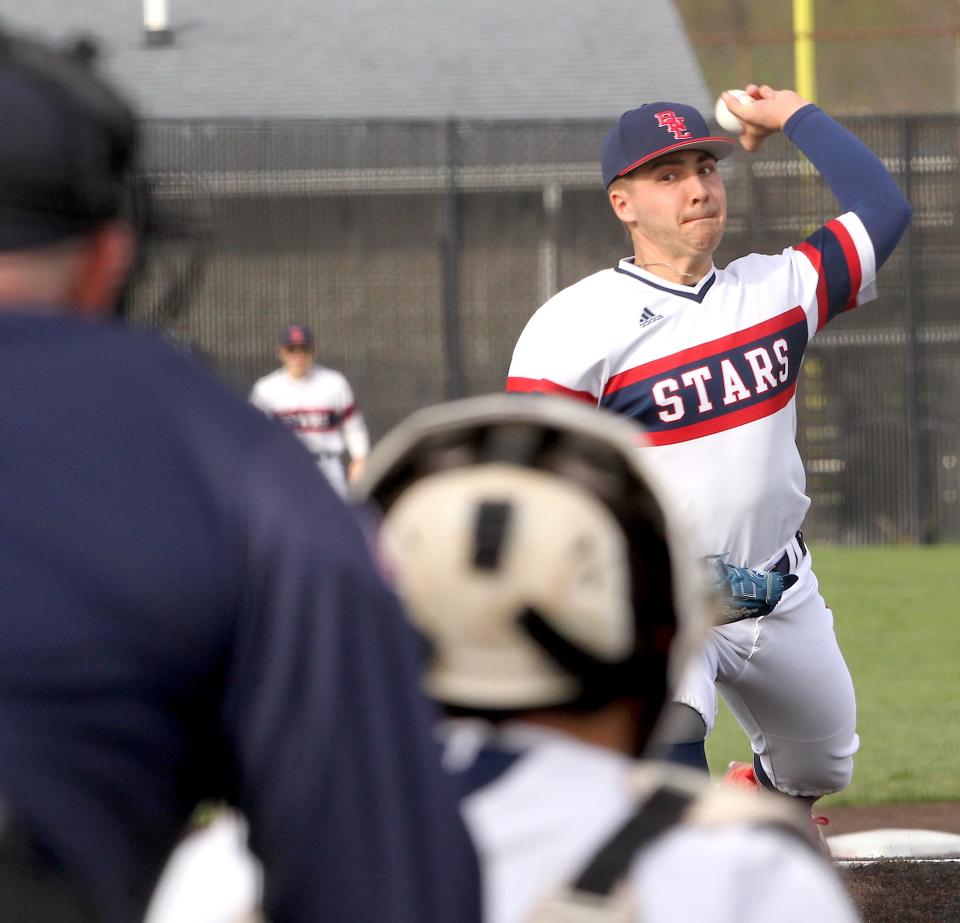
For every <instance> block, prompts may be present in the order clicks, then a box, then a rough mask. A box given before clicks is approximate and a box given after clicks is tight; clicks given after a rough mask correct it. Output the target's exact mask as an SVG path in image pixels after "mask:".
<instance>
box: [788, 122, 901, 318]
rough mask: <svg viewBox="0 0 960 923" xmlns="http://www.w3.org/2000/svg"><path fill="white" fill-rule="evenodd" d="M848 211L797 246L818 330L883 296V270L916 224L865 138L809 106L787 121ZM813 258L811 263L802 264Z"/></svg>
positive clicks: (791, 134) (807, 303) (790, 135)
mask: <svg viewBox="0 0 960 923" xmlns="http://www.w3.org/2000/svg"><path fill="white" fill-rule="evenodd" d="M784 133H785V134H786V135H787V137H788V138H789V139H790V140H791V141H792V142H793V143H794V144H795V145H796V146H797V147H798V148H799V149H800V150H801V151H802V152H803V153H804V154H805V155H806V156H807V157H808V158H809V159H810V161H811V163H813V165H814V166H815V167H816V168H817V170H818V171H819V172H820V174H821V176H823V178H824V180H826V182H827V185H828V186H829V187H830V190H831V191H832V192H833V194H834V195H835V196H836V198H837V201H838V202H839V204H840V207H841V208H842V209H843V210H844V213H843V214H841V215H840V216H839V217H838V218H835V219H833V220H832V221H829V222H827V223H826V224H825V225H824V226H823V227H820V228H818V229H817V230H816V231H814V233H813V234H811V235H810V236H809V237H807V239H806V240H805V241H803V242H802V243H800V244H798V245H797V246H796V247H794V248H793V251H794V253H796V254H799V255H800V256H801V257H802V260H801V261H798V271H799V273H800V276H801V278H802V279H805V280H806V284H805V285H804V286H803V288H804V290H805V291H806V292H807V293H808V297H807V298H806V299H805V301H804V307H805V308H807V310H808V313H809V314H810V319H811V333H815V332H816V331H817V330H820V329H822V328H823V326H824V325H825V324H826V323H827V322H828V321H830V320H831V319H832V318H834V317H836V316H837V315H838V314H840V313H842V312H844V311H847V310H849V309H851V308H853V307H856V306H857V305H858V304H863V303H865V302H867V301H870V300H872V299H873V298H875V297H876V287H875V280H876V274H877V271H878V269H879V268H880V267H881V266H882V265H883V264H884V262H885V261H886V260H887V258H888V257H889V256H890V254H891V253H892V252H893V250H894V248H895V247H896V245H897V243H898V242H899V240H900V238H901V237H902V235H903V233H904V231H905V230H906V228H907V225H908V224H909V222H910V216H911V213H912V212H911V208H910V204H909V203H908V202H907V200H906V199H905V198H904V196H903V193H902V192H901V191H900V189H899V187H898V186H897V184H896V182H895V181H894V179H893V177H892V176H891V175H890V173H889V172H888V171H887V169H886V168H885V167H884V165H883V164H882V163H881V161H880V159H879V158H878V157H877V156H876V154H874V153H873V151H871V150H870V149H869V148H868V147H867V146H866V145H865V144H864V143H863V142H862V141H860V139H859V138H857V137H856V136H855V135H853V134H852V133H851V132H850V131H848V130H847V129H846V128H844V127H843V126H842V125H840V124H839V123H838V122H836V121H834V120H833V119H832V118H830V116H828V115H827V114H826V113H825V112H823V111H822V110H821V109H819V108H818V107H817V106H815V105H813V104H810V105H808V106H805V107H804V108H803V109H801V110H799V111H798V112H796V113H794V114H793V115H792V116H791V117H790V119H789V120H788V122H787V124H786V125H785V126H784ZM803 263H805V264H807V265H806V266H804V265H802V264H803Z"/></svg>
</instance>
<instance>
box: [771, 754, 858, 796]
mask: <svg viewBox="0 0 960 923" xmlns="http://www.w3.org/2000/svg"><path fill="white" fill-rule="evenodd" d="M855 749H856V748H854V750H855ZM770 763H771V768H772V770H773V771H772V772H770V770H769V769H767V767H766V761H764V768H765V769H767V773H768V775H769V776H770V779H771V781H772V782H773V784H774V786H775V787H776V788H777V789H778V790H779V791H781V792H784V793H785V794H787V795H800V796H804V797H814V798H818V797H820V796H822V795H832V794H833V793H834V792H839V791H843V789H845V788H846V787H847V786H848V785H849V784H850V781H851V779H852V778H853V751H850V752H837V751H836V750H834V751H832V752H831V751H828V750H824V749H821V748H819V747H817V746H816V745H815V744H809V745H806V746H804V745H797V744H794V745H792V746H790V747H787V748H777V750H776V751H775V752H773V753H771V754H770Z"/></svg>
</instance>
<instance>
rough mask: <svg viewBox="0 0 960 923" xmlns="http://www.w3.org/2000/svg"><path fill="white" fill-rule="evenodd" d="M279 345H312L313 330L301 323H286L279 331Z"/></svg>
mask: <svg viewBox="0 0 960 923" xmlns="http://www.w3.org/2000/svg"><path fill="white" fill-rule="evenodd" d="M280 345H281V346H313V331H312V330H311V329H310V328H309V327H304V326H303V324H288V325H287V326H286V327H284V328H283V329H282V330H281V331H280Z"/></svg>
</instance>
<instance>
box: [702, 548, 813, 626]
mask: <svg viewBox="0 0 960 923" xmlns="http://www.w3.org/2000/svg"><path fill="white" fill-rule="evenodd" d="M725 557H726V555H710V556H709V557H708V558H707V564H708V566H709V567H710V568H711V571H712V577H713V583H714V588H715V589H716V591H717V592H718V593H719V595H720V597H721V599H722V601H723V605H722V609H721V617H722V621H723V622H739V621H740V620H741V619H749V618H757V617H759V616H761V615H769V614H770V613H771V612H773V610H774V608H775V607H776V605H777V603H778V602H780V598H781V597H782V596H783V593H784V591H785V590H789V589H790V587H792V586H793V585H794V584H795V583H796V582H797V578H796V576H794V575H793V574H787V575H786V576H782V575H781V574H779V573H777V572H776V571H773V570H750V568H748V567H736V566H734V565H733V564H728V563H727V562H726V561H725V560H724V558H725Z"/></svg>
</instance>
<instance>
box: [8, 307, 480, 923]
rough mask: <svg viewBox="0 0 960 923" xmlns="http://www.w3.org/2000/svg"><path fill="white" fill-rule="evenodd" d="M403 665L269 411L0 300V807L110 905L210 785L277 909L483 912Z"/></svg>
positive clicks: (135, 883)
mask: <svg viewBox="0 0 960 923" xmlns="http://www.w3.org/2000/svg"><path fill="white" fill-rule="evenodd" d="M417 672H418V665H417V656H416V648H415V641H414V639H413V637H412V635H411V631H410V629H409V627H408V626H407V624H406V623H405V621H404V620H403V618H402V616H401V614H400V612H399V611H398V608H397V603H396V601H395V599H394V597H393V596H392V594H390V592H389V591H388V590H386V589H385V588H384V587H383V585H382V584H381V583H380V582H379V580H378V579H377V577H376V574H375V568H374V565H373V564H372V562H371V560H370V558H369V555H368V553H367V551H366V548H365V545H364V542H363V539H362V537H361V536H360V533H359V530H358V528H357V526H356V525H355V523H354V521H353V519H352V517H351V516H350V513H349V511H348V510H347V508H346V507H345V506H344V505H343V504H342V503H341V502H340V501H339V500H338V499H337V498H336V497H335V496H334V494H333V492H332V491H331V490H330V489H329V487H328V486H327V485H326V482H325V480H324V479H323V478H322V477H320V476H318V474H317V470H316V468H315V466H314V464H313V461H312V459H311V458H310V456H309V454H308V453H307V452H306V451H305V450H304V449H303V448H302V446H300V445H299V443H297V441H296V439H295V438H294V437H293V436H292V435H291V434H290V433H289V432H287V431H286V430H285V429H284V428H283V427H282V426H281V425H279V424H276V423H274V422H272V421H270V420H268V419H267V418H266V417H265V416H264V415H263V414H261V413H259V412H258V411H256V410H254V409H253V408H251V407H250V406H248V405H247V403H246V401H245V400H243V398H242V397H241V396H240V395H235V394H233V393H232V392H230V391H229V390H228V389H227V387H226V386H224V385H221V384H220V383H219V382H218V381H217V380H215V379H214V377H213V376H212V375H210V374H209V373H208V372H206V371H205V370H204V369H202V368H200V367H199V366H197V365H196V364H195V363H194V362H193V361H192V360H190V359H188V358H187V357H185V356H183V355H181V354H180V353H179V352H178V351H177V350H176V349H175V348H173V347H171V346H170V345H168V344H165V343H163V342H162V341H161V340H160V339H159V338H156V337H154V336H152V335H147V334H141V333H135V332H133V331H131V330H129V329H127V328H125V327H123V326H121V325H115V324H112V323H105V324H99V323H88V322H84V321H79V320H75V319H72V318H70V317H67V316H62V315H53V314H51V315H39V314H31V313H24V312H18V311H16V310H12V309H10V308H9V307H8V308H7V309H5V310H0V796H2V797H3V798H5V799H6V800H7V801H8V802H9V804H10V806H11V807H12V809H13V811H14V812H15V813H17V814H18V815H19V816H20V817H21V819H22V820H24V821H25V822H26V823H27V824H28V825H29V826H30V827H31V828H32V829H33V830H34V831H35V832H36V833H37V835H38V836H39V838H40V840H41V841H42V843H43V844H44V845H45V846H46V847H47V848H48V849H49V850H50V851H51V852H52V853H53V855H54V856H56V857H57V859H58V860H59V861H60V862H61V863H62V864H63V866H64V867H65V868H66V869H67V870H68V871H69V872H70V873H72V874H73V875H74V876H76V877H77V879H78V880H80V881H81V882H83V883H84V885H85V886H86V887H87V888H88V889H89V891H90V893H91V894H92V896H93V897H94V898H95V900H96V901H97V902H98V904H99V906H100V908H101V912H102V916H103V919H104V920H109V921H111V923H113V921H118V923H128V921H135V920H139V919H141V917H142V914H143V912H144V909H145V907H146V904H147V901H148V899H149V896H150V893H151V890H152V887H153V885H154V883H155V880H156V878H157V876H158V874H159V872H160V871H161V868H162V866H163V864H164V862H165V860H166V857H167V855H168V853H169V851H170V849H171V848H172V846H173V845H174V844H175V841H176V839H177V837H178V835H179V834H180V833H181V832H182V829H183V826H184V823H185V821H186V820H187V819H188V817H189V815H190V812H191V810H192V808H193V807H194V805H195V804H196V803H197V801H198V800H200V799H205V798H223V799H226V800H228V801H230V802H232V803H233V804H235V805H236V806H237V807H239V808H240V809H241V810H242V811H243V812H244V813H245V814H246V815H247V817H248V819H249V821H250V828H251V846H252V848H253V849H254V851H255V852H256V853H257V854H258V855H259V857H260V859H261V860H262V861H263V864H264V868H265V882H266V884H265V911H266V913H267V915H268V917H269V918H270V919H271V920H272V921H273V923H282V921H297V923H307V921H325V920H337V921H351V923H361V921H370V923H385V921H397V923H423V921H431V920H435V921H444V923H451V921H460V920H463V921H473V920H478V919H479V910H478V907H479V897H478V884H477V875H476V869H475V858H474V855H473V852H472V848H471V847H470V845H469V842H468V840H467V838H466V833H465V830H464V828H463V826H462V824H461V822H460V820H459V818H458V816H457V814H456V808H455V797H454V794H453V792H452V790H451V788H450V785H451V783H450V782H449V780H446V779H445V778H444V777H443V775H442V774H441V772H440V770H439V766H438V754H437V752H436V750H435V747H434V744H433V742H432V740H431V736H430V726H431V724H432V722H433V720H434V717H435V716H434V714H433V711H432V709H431V707H430V706H428V704H427V703H426V702H425V701H424V700H423V699H422V698H421V696H420V694H419V693H418V692H417V689H416V687H417V679H416V677H417Z"/></svg>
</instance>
